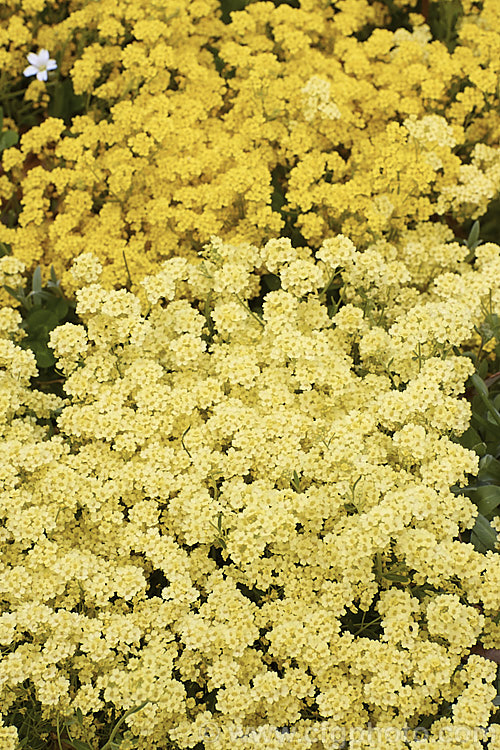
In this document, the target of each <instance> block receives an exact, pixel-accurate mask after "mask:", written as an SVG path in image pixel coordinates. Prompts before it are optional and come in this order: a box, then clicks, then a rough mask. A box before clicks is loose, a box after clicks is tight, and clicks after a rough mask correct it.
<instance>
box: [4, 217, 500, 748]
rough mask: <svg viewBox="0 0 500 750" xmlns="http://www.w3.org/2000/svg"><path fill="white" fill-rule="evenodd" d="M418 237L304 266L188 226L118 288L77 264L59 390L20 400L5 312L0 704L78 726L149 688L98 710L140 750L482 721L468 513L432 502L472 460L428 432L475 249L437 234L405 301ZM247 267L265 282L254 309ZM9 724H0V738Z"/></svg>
mask: <svg viewBox="0 0 500 750" xmlns="http://www.w3.org/2000/svg"><path fill="white" fill-rule="evenodd" d="M432 231H433V230H432V229H431V228H429V227H427V226H426V225H419V226H418V227H417V228H416V229H415V230H412V232H408V233H406V235H405V236H404V238H403V240H402V244H401V247H400V248H397V246H396V245H390V244H389V243H387V242H381V241H378V242H374V243H373V244H371V245H369V246H368V247H367V248H366V250H365V251H364V252H362V251H360V250H359V249H357V248H356V246H355V245H354V244H353V243H352V242H351V241H350V240H349V239H348V238H347V237H345V236H343V235H338V236H335V237H331V238H330V239H328V240H325V241H324V242H323V243H322V244H321V246H320V248H319V250H318V253H317V257H316V258H315V257H314V255H313V253H312V251H311V250H310V249H308V248H305V247H301V248H294V247H292V244H291V242H290V241H289V240H287V239H272V240H270V241H268V242H267V243H265V244H264V245H263V246H258V245H254V244H251V243H241V244H237V243H233V244H231V243H227V242H224V241H223V240H222V239H221V238H219V237H216V236H213V237H212V239H211V242H210V243H209V244H208V245H207V246H206V247H205V248H204V250H203V253H202V255H203V259H197V260H190V259H188V258H182V257H173V258H171V259H168V260H166V261H165V262H164V263H163V265H162V267H161V268H160V270H159V271H158V272H157V273H156V274H151V275H149V276H148V277H147V278H145V279H144V280H143V282H142V284H141V286H140V289H139V290H138V292H137V293H132V292H130V291H127V290H125V289H121V290H110V289H106V287H105V286H103V285H102V283H101V276H102V275H103V272H102V268H101V265H100V262H99V260H98V259H97V258H96V257H94V256H92V254H90V253H88V252H87V253H85V254H83V255H81V256H80V257H79V258H78V259H77V260H76V262H75V264H74V266H73V269H72V271H71V273H72V276H73V282H74V284H75V286H77V287H79V288H78V291H77V313H78V315H79V316H80V318H81V320H82V321H83V323H82V324H81V325H80V324H79V325H75V324H70V323H66V324H64V325H62V326H59V327H58V328H57V329H55V330H54V331H53V333H52V334H51V339H50V343H51V347H52V348H53V350H54V353H55V355H56V358H57V366H58V368H60V370H61V371H62V372H63V373H64V374H65V375H66V376H67V379H66V382H65V385H64V390H65V396H64V398H59V397H56V396H48V395H44V394H42V393H40V392H38V391H33V390H31V389H30V385H29V383H30V378H31V377H32V375H33V374H34V372H35V370H36V368H35V361H34V357H33V355H32V354H31V353H29V352H26V351H23V350H22V349H20V348H19V347H18V346H17V345H16V344H15V342H14V341H12V340H11V335H12V334H13V333H15V328H16V324H17V325H18V323H19V319H17V320H14V319H13V318H12V319H11V318H9V319H7V318H6V319H5V321H4V322H3V323H2V326H1V327H0V331H1V335H2V338H1V339H0V364H1V365H2V371H1V372H0V375H1V378H0V394H1V404H0V406H1V427H0V429H1V431H2V438H3V440H2V446H1V455H0V482H1V487H0V518H1V520H2V525H1V531H0V533H1V542H2V544H1V559H0V600H1V601H2V602H3V604H2V609H3V614H1V615H0V644H1V647H2V650H3V659H2V661H1V664H0V705H1V706H2V710H3V711H4V713H5V714H8V711H9V708H10V707H11V706H13V705H14V702H15V701H16V698H17V697H18V696H20V695H22V693H23V689H24V688H23V684H25V681H26V680H29V681H30V683H31V684H32V685H33V686H34V690H35V696H36V698H37V699H38V700H39V701H40V703H41V705H42V708H43V711H44V713H45V715H46V716H47V717H55V716H71V715H74V714H75V712H76V710H77V709H80V711H81V712H82V714H83V716H84V724H83V727H84V728H85V727H86V728H87V729H86V731H87V736H91V735H92V731H94V730H95V723H94V722H93V717H94V716H95V714H97V712H99V711H111V709H112V710H113V711H114V712H115V715H116V713H118V714H119V713H121V712H123V711H126V710H129V709H132V708H134V707H138V706H140V705H141V704H143V703H144V701H149V702H148V703H147V704H146V705H145V706H144V707H143V708H142V709H141V710H140V711H137V712H136V713H133V714H131V715H130V716H129V717H128V718H127V722H126V723H127V725H128V726H129V728H130V730H131V732H132V734H133V736H134V737H136V738H137V743H138V745H137V746H138V747H139V748H141V749H142V750H146V748H147V749H151V750H153V749H154V748H157V749H158V750H165V747H166V746H167V743H168V741H169V740H170V741H175V742H176V743H177V746H178V747H179V748H186V749H187V748H189V747H192V746H193V745H194V744H196V742H198V741H202V740H203V737H210V740H211V744H210V747H213V748H214V750H233V748H235V747H239V748H250V747H255V736H254V735H252V732H254V733H255V732H257V731H261V732H264V733H265V732H268V734H267V735H266V737H267V740H266V746H269V747H279V746H280V744H279V740H280V736H279V735H277V734H276V732H277V731H278V730H277V728H278V727H282V726H287V727H291V728H292V729H293V733H292V734H291V735H290V742H289V743H287V746H288V745H289V746H290V747H293V748H303V747H314V748H315V750H321V749H322V748H325V750H326V748H331V747H333V746H335V745H334V744H333V739H334V738H335V737H336V736H338V731H340V730H342V731H351V730H352V731H354V729H355V728H356V727H357V728H359V727H366V725H367V724H369V726H372V727H376V728H377V731H379V732H382V730H383V729H384V728H387V729H388V730H389V729H390V730H391V731H394V730H396V729H398V730H400V731H401V732H403V730H404V731H407V730H408V729H411V728H416V727H417V725H418V722H419V718H420V717H422V716H432V715H433V714H435V713H436V712H437V711H438V709H439V707H440V705H441V704H442V702H443V701H444V700H446V701H449V702H450V703H451V704H453V709H452V715H451V717H450V718H449V719H448V718H446V719H440V720H439V722H436V723H435V725H433V727H431V730H430V731H431V735H430V738H429V740H428V744H427V745H425V746H428V747H433V748H436V749H439V750H441V749H442V750H447V749H448V748H449V747H455V745H454V744H452V743H453V741H454V740H453V737H454V736H455V735H454V734H453V732H456V731H461V730H462V729H463V728H464V727H465V728H475V727H478V726H480V727H481V726H487V724H488V720H489V717H490V715H491V712H492V710H493V705H492V702H491V701H492V698H493V697H494V694H495V689H494V687H493V686H492V682H493V679H494V676H495V671H496V665H495V664H494V663H493V662H489V661H486V660H484V659H483V658H482V657H479V656H470V653H469V652H470V649H471V647H472V646H474V645H475V644H476V643H477V641H478V640H479V639H481V638H482V636H483V632H484V634H485V635H484V640H485V642H486V643H487V645H489V646H492V647H493V646H496V647H498V645H499V643H498V627H497V625H496V624H495V622H494V618H495V615H496V614H497V609H498V576H499V570H498V562H497V558H498V555H495V554H494V553H488V554H486V555H483V554H480V553H479V552H477V551H476V550H475V549H474V548H473V546H472V545H471V544H464V543H462V542H460V541H459V540H458V535H459V533H460V531H462V530H464V529H466V528H470V527H471V526H472V525H473V523H474V518H475V514H476V509H475V506H474V505H473V504H472V503H471V502H470V501H469V500H468V499H467V498H466V497H465V496H454V495H453V493H452V492H451V491H450V487H451V486H453V485H454V484H459V485H461V484H462V485H463V484H464V483H465V482H466V475H467V474H469V473H474V472H475V471H476V470H477V456H476V455H475V454H474V453H473V452H472V451H468V450H466V449H465V448H462V447H461V446H459V445H458V444H457V443H456V442H454V440H453V437H454V436H457V435H460V434H461V433H462V432H463V431H464V429H465V428H466V427H467V424H468V419H469V417H470V411H469V406H468V402H467V401H465V400H464V399H463V398H460V396H461V394H462V393H463V389H464V383H465V380H466V379H467V377H468V375H469V374H470V373H471V372H472V369H473V368H472V364H471V362H470V360H469V359H467V358H465V357H461V356H457V355H456V354H455V353H454V351H453V348H454V347H458V346H460V345H462V344H463V343H464V342H465V341H466V339H467V338H468V337H469V336H470V334H471V331H472V330H473V326H474V325H475V324H477V323H478V321H479V319H480V305H481V302H482V301H484V300H485V299H487V298H488V299H489V298H490V296H491V299H492V304H493V305H494V306H495V309H499V307H500V286H499V284H498V279H499V278H500V273H499V268H500V247H498V246H496V245H492V244H489V245H484V246H482V247H481V248H479V249H478V257H479V261H478V263H477V267H475V268H472V267H471V266H470V265H468V264H464V263H462V262H461V257H462V256H461V250H460V249H459V248H458V247H457V246H456V244H455V243H454V242H452V241H449V240H450V239H451V238H449V237H448V238H447V237H445V235H442V236H441V238H440V242H439V243H438V244H436V245H435V248H436V253H435V255H434V258H433V262H434V263H435V272H434V275H433V279H432V281H430V280H428V279H426V281H427V290H426V292H425V293H421V292H420V291H419V288H420V285H421V284H422V275H421V269H420V267H418V266H416V265H415V253H414V246H415V244H417V245H418V246H420V247H424V248H425V247H426V245H427V243H428V242H430V240H429V238H430V237H432V236H433V235H432ZM412 243H413V244H412ZM412 248H413V249H412ZM405 253H406V254H405ZM402 258H403V259H407V264H406V263H405V260H402ZM5 270H7V269H5ZM11 270H15V269H11ZM268 273H272V274H275V275H277V276H279V278H280V279H281V283H282V286H281V288H279V289H275V290H273V291H269V292H268V293H267V294H266V295H265V297H264V301H263V304H262V307H261V308H260V309H258V308H256V307H255V300H256V299H257V297H258V295H259V292H260V286H261V278H262V275H263V274H268ZM85 277H87V278H88V281H87V282H85V283H84V282H83V281H82V280H83V279H84V278H85ZM332 278H337V279H338V280H339V282H340V294H341V298H342V299H344V301H345V302H344V305H343V306H341V307H340V309H339V311H338V313H337V315H335V316H333V317H331V314H330V313H329V311H328V309H327V306H326V301H325V299H326V298H325V287H327V285H328V284H329V283H330V281H331V280H332ZM356 290H358V292H359V290H362V291H363V294H362V295H360V294H359V293H358V292H356ZM471 290H472V291H471ZM464 300H465V303H464ZM16 315H17V313H16ZM50 414H52V415H53V416H54V417H55V416H57V429H56V431H55V434H51V432H49V428H48V427H47V423H46V418H47V417H48V416H49V415H50ZM395 576H396V577H395ZM398 576H399V578H398ZM374 624H375V625H376V627H378V626H379V625H380V626H381V629H382V636H381V637H380V638H378V637H374V636H373V635H370V631H369V628H370V627H371V626H373V625H374ZM464 660H465V665H464V664H463V662H464ZM189 686H192V689H191V688H189ZM273 728H274V729H273ZM271 730H273V731H274V733H275V734H274V740H273V736H272V733H271V734H269V733H270V732H271ZM81 731H82V735H81V736H82V737H83V736H84V735H83V728H82V729H81ZM336 733H337V734H336ZM12 735H13V732H12V730H11V729H10V728H7V727H2V726H1V725H0V738H1V741H2V742H3V745H2V747H6V748H9V750H10V748H14V747H15V740H14V738H13V736H12ZM332 738H333V739H332ZM359 742H360V744H359V745H355V746H356V747H358V746H359V747H378V746H379V745H377V744H376V742H375V739H374V736H373V735H370V736H369V737H367V738H366V737H365V739H364V740H362V739H360V740H359ZM377 742H378V740H377ZM397 742H399V744H397ZM397 742H396V740H394V742H393V744H391V742H390V741H389V740H387V737H386V738H385V744H381V745H380V747H389V748H394V749H395V750H396V748H400V747H401V748H402V747H405V745H403V744H401V742H400V740H398V741H397ZM363 743H365V744H363ZM366 743H368V744H366ZM370 743H371V744H370ZM419 746H420V745H419V743H418V742H416V744H415V747H419ZM471 747H472V745H471ZM474 747H475V746H474Z"/></svg>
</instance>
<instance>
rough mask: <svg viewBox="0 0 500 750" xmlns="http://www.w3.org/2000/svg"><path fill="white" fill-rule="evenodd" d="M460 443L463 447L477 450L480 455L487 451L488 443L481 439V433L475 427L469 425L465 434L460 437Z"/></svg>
mask: <svg viewBox="0 0 500 750" xmlns="http://www.w3.org/2000/svg"><path fill="white" fill-rule="evenodd" d="M459 442H460V445H461V446H462V447H463V448H468V449H469V450H472V451H475V452H476V453H477V454H478V456H484V454H485V453H486V445H485V443H483V441H482V440H481V437H480V436H479V433H478V432H477V431H476V430H475V429H474V428H473V427H469V428H468V429H467V430H466V431H465V432H464V433H463V435H462V436H461V437H460V440H459Z"/></svg>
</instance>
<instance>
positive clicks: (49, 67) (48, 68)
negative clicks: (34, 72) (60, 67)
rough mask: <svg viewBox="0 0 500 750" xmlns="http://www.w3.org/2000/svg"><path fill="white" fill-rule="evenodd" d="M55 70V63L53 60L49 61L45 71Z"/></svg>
mask: <svg viewBox="0 0 500 750" xmlns="http://www.w3.org/2000/svg"><path fill="white" fill-rule="evenodd" d="M56 68H57V63H56V61H55V60H49V61H48V63H47V70H55V69H56Z"/></svg>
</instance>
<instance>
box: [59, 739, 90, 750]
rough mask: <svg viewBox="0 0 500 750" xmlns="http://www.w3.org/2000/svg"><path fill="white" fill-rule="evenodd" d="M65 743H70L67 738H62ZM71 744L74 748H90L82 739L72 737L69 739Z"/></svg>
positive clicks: (85, 749)
mask: <svg viewBox="0 0 500 750" xmlns="http://www.w3.org/2000/svg"><path fill="white" fill-rule="evenodd" d="M64 742H65V744H66V745H68V744H70V743H69V742H68V740H64ZM71 745H72V746H73V747H74V748H75V750H92V748H91V746H90V745H88V744H87V743H86V742H82V740H77V739H73V740H71Z"/></svg>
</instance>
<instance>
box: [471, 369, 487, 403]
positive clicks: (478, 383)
mask: <svg viewBox="0 0 500 750" xmlns="http://www.w3.org/2000/svg"><path fill="white" fill-rule="evenodd" d="M471 380H472V385H473V386H474V388H475V389H476V391H477V392H478V393H479V395H483V396H486V398H488V388H487V387H486V383H485V382H484V380H483V379H482V378H480V377H479V375H478V374H477V372H475V373H474V375H472V376H471Z"/></svg>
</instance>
